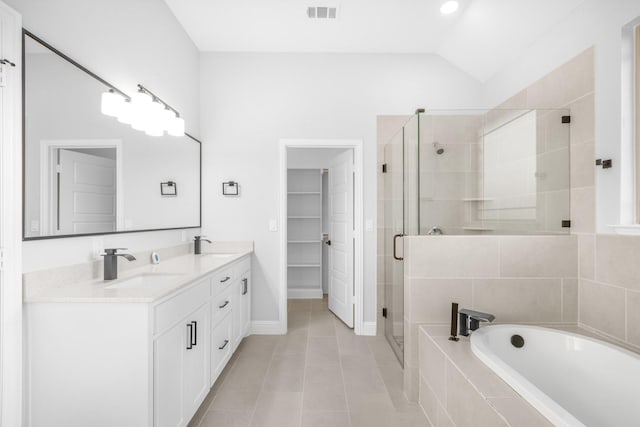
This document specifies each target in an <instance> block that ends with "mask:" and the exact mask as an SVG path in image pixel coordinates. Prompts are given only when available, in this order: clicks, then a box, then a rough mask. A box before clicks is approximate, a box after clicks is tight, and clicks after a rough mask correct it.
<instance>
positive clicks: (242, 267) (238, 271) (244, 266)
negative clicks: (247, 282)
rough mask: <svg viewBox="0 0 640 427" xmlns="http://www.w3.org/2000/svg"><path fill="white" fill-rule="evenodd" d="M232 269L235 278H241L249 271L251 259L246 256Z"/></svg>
mask: <svg viewBox="0 0 640 427" xmlns="http://www.w3.org/2000/svg"><path fill="white" fill-rule="evenodd" d="M233 268H234V272H235V275H236V278H238V277H240V276H242V275H243V274H245V273H246V272H247V271H249V270H251V257H250V256H247V257H245V258H242V260H240V261H239V262H238V263H237V264H236V265H235V266H234V267H233Z"/></svg>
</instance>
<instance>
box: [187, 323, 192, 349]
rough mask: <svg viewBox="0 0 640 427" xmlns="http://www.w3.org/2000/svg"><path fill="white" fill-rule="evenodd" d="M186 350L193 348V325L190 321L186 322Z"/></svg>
mask: <svg viewBox="0 0 640 427" xmlns="http://www.w3.org/2000/svg"><path fill="white" fill-rule="evenodd" d="M187 334H188V335H187V350H191V349H192V348H193V325H192V324H191V323H188V324H187Z"/></svg>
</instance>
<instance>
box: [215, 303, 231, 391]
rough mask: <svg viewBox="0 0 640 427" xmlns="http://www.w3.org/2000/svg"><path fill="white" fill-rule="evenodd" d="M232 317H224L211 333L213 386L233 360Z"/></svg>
mask: <svg viewBox="0 0 640 427" xmlns="http://www.w3.org/2000/svg"><path fill="white" fill-rule="evenodd" d="M231 341H232V337H231V315H230V313H228V314H227V316H225V317H224V319H222V320H221V321H220V323H218V325H216V327H215V328H213V331H212V332H211V385H213V383H214V382H215V380H216V379H217V378H218V375H220V372H222V370H223V369H224V367H225V365H226V364H227V362H228V361H229V359H230V358H231V352H232V348H233V343H232V342H231Z"/></svg>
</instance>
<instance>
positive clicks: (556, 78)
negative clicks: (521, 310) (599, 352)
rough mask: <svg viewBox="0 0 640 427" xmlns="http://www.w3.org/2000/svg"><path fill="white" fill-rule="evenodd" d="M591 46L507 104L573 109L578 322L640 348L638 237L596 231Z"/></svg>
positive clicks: (507, 105)
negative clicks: (578, 279) (597, 232)
mask: <svg viewBox="0 0 640 427" xmlns="http://www.w3.org/2000/svg"><path fill="white" fill-rule="evenodd" d="M594 54H597V53H594V49H593V48H592V49H589V50H587V51H585V52H584V53H582V54H581V55H579V56H577V57H576V58H574V59H573V60H571V61H569V62H568V63H567V64H565V65H563V66H562V67H560V68H558V69H557V70H555V71H553V72H551V73H550V74H549V75H547V76H546V77H545V78H543V79H541V80H540V81H538V82H536V83H534V84H533V85H532V86H530V87H529V88H527V89H526V90H524V91H522V92H520V93H518V94H517V95H515V96H514V97H512V98H511V99H510V100H509V101H507V102H506V103H505V105H503V106H506V107H509V108H523V107H537V106H548V105H552V106H554V107H562V108H569V109H570V110H571V151H570V153H571V232H572V234H574V235H577V238H578V260H579V261H578V263H579V278H580V281H579V304H578V323H579V324H580V325H582V326H585V327H587V328H591V329H593V330H595V331H597V332H600V333H602V334H605V335H608V336H609V337H611V338H614V339H617V340H619V341H620V342H621V343H622V344H626V345H630V346H635V347H636V348H639V349H640V263H638V260H639V259H640V236H622V235H615V234H596V233H595V230H596V225H595V215H596V206H595V193H596V192H595V185H596V180H595V174H596V171H598V172H597V173H602V174H605V173H607V171H604V170H602V169H596V167H595V166H594V160H595V150H594V145H595V129H594V122H595V108H594V96H595V91H594V61H593V60H594Z"/></svg>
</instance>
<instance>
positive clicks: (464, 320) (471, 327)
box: [459, 308, 496, 337]
mask: <svg viewBox="0 0 640 427" xmlns="http://www.w3.org/2000/svg"><path fill="white" fill-rule="evenodd" d="M459 314H460V335H462V336H464V337H468V336H469V333H470V332H472V331H475V330H476V329H478V328H479V327H480V322H493V321H494V320H495V318H496V316H494V315H493V314H490V313H483V312H481V311H474V310H468V309H466V308H464V309H462V310H460V311H459Z"/></svg>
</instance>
